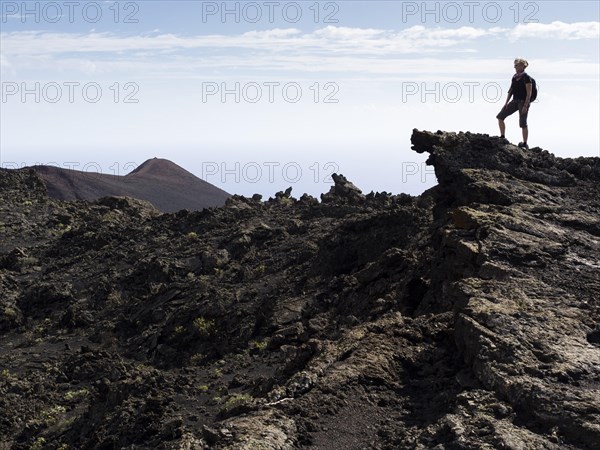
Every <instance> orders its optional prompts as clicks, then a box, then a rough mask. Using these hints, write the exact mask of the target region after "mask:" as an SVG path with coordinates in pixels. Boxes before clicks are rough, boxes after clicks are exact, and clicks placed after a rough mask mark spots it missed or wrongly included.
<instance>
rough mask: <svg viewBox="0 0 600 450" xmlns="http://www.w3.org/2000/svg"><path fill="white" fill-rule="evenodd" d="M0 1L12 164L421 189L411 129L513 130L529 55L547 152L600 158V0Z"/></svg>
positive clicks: (533, 120)
mask: <svg viewBox="0 0 600 450" xmlns="http://www.w3.org/2000/svg"><path fill="white" fill-rule="evenodd" d="M0 5H1V13H2V16H1V18H0V26H1V32H0V40H1V46H0V77H1V80H2V98H1V99H0V100H1V102H0V109H1V110H0V166H1V167H7V168H14V167H22V166H25V165H26V166H30V165H34V164H36V163H41V164H47V165H58V166H60V167H64V168H75V169H78V170H82V169H87V170H90V171H98V170H97V169H98V168H99V169H100V171H101V172H102V173H118V174H120V175H123V174H125V173H128V172H129V171H131V170H132V169H133V168H134V167H135V166H137V165H139V164H141V163H143V162H144V161H146V160H147V159H151V158H153V157H160V158H165V159H169V160H171V161H173V162H175V163H176V164H178V165H180V166H181V167H183V168H184V169H186V170H188V171H190V172H192V173H194V174H195V175H196V176H198V177H200V178H202V179H205V180H206V181H208V182H209V183H211V184H214V185H215V186H217V187H219V188H221V189H224V190H225V191H227V192H229V193H232V194H242V195H252V194H253V193H260V194H262V195H263V196H265V197H269V196H273V195H274V194H275V192H277V191H280V190H284V189H286V188H287V187H289V186H292V188H293V195H294V196H300V195H301V194H302V193H304V192H307V193H309V194H311V195H314V196H317V197H318V196H319V194H320V193H323V192H327V191H328V190H329V187H330V185H331V184H330V179H329V174H330V173H332V172H338V173H342V174H344V175H345V176H346V177H347V178H348V179H349V180H351V181H352V182H353V183H355V184H356V185H357V186H358V187H359V188H361V189H362V190H363V192H365V193H368V192H370V191H379V192H381V191H387V192H392V193H395V194H397V193H401V192H404V193H409V194H413V195H414V194H419V193H421V192H422V191H424V190H425V189H427V188H429V187H431V186H433V185H434V184H435V182H436V180H435V176H434V175H433V171H432V169H431V168H430V167H425V165H424V162H425V160H426V156H425V155H418V154H416V153H415V152H413V151H412V150H410V146H411V144H410V135H411V133H412V129H413V128H418V129H420V130H429V131H436V130H438V129H440V130H444V131H455V132H458V131H471V132H474V133H486V134H490V135H497V134H498V129H497V121H496V119H495V116H496V114H497V113H498V111H499V110H500V108H501V106H502V104H503V103H504V100H505V97H506V91H507V89H508V87H509V82H510V77H511V76H512V74H513V73H514V69H513V67H512V61H513V59H514V58H515V57H517V56H518V57H525V58H527V59H528V60H529V62H530V66H529V68H528V69H527V71H528V73H530V74H531V75H532V76H534V77H535V79H536V80H537V82H538V85H539V101H537V102H536V103H534V104H533V105H532V107H531V112H530V115H529V127H530V138H529V144H530V146H532V147H533V146H540V147H542V148H544V149H546V150H548V151H550V152H552V153H554V154H555V155H556V156H560V157H576V156H600V133H599V130H598V125H597V124H598V123H599V122H600V106H599V105H600V94H599V92H600V88H599V84H600V60H599V56H598V55H599V54H600V46H599V36H600V32H599V29H600V28H599V23H600V17H599V16H600V6H599V4H598V2H592V1H579V2H566V1H551V2H550V1H546V2H385V1H375V2H366V1H349V2H348V1H340V2H329V1H325V2H202V1H186V2H178V1H175V2H165V1H152V2H113V1H104V2H49V3H48V2H46V3H44V2H35V1H30V2H11V1H4V0H2V2H1V3H0ZM520 137H521V136H520V130H519V128H518V118H517V117H516V115H513V116H511V117H509V118H508V119H507V138H508V139H509V140H510V141H511V142H513V143H515V144H516V143H517V142H519V140H520Z"/></svg>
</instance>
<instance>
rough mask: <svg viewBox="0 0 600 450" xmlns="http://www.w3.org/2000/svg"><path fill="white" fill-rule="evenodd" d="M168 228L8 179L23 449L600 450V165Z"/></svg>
mask: <svg viewBox="0 0 600 450" xmlns="http://www.w3.org/2000/svg"><path fill="white" fill-rule="evenodd" d="M412 143H413V149H414V150H415V151H417V152H419V153H423V152H427V153H429V159H428V162H429V164H432V165H433V166H434V167H435V171H436V175H437V178H438V181H439V185H437V186H435V187H434V188H432V189H430V190H428V191H427V192H425V193H423V194H422V195H421V196H419V197H411V196H408V195H404V194H400V195H390V194H387V193H370V194H366V195H365V194H363V193H362V192H361V191H360V190H359V189H358V188H357V187H356V186H354V185H353V184H352V183H350V182H349V181H348V180H347V179H346V178H344V177H343V176H341V175H336V176H335V177H334V182H335V185H334V187H332V189H331V191H330V192H329V193H327V194H324V195H323V196H322V201H321V202H319V201H318V200H317V199H315V198H313V197H310V196H308V195H303V196H302V197H301V198H299V199H296V198H294V197H292V195H291V190H287V191H286V192H279V193H277V194H276V195H275V197H274V198H271V199H269V200H267V201H264V202H263V201H261V199H260V196H254V197H253V198H251V199H250V198H245V197H241V196H233V197H231V198H229V199H228V200H227V203H226V205H225V206H224V207H221V208H209V209H205V210H203V211H197V212H189V211H180V212H177V213H173V214H160V213H159V212H158V211H157V210H156V209H155V208H154V207H152V206H151V205H150V204H148V203H146V202H143V201H140V200H133V199H130V198H124V197H119V198H116V197H106V198H102V199H100V200H97V201H95V202H91V203H86V202H61V201H57V200H54V199H51V198H49V197H48V196H47V193H46V185H45V183H44V182H43V180H42V179H41V178H40V177H39V176H38V175H37V174H36V173H35V172H33V171H7V170H1V171H0V370H1V372H0V448H11V449H19V450H20V449H32V448H33V449H38V448H39V449H41V448H50V449H59V448H61V449H113V448H153V449H155V448H156V449H204V448H216V449H254V448H266V449H294V448H314V449H365V448H373V449H497V448H505V449H594V448H598V443H599V442H600V294H599V292H600V258H599V257H598V255H600V200H599V199H600V188H599V183H598V182H599V181H600V158H576V159H561V158H557V157H554V156H553V155H552V154H550V153H548V152H547V151H545V150H542V149H540V148H532V149H530V150H524V149H520V148H518V147H516V146H514V145H511V144H509V143H507V141H505V140H503V139H500V138H495V137H490V136H487V135H480V134H470V133H443V132H437V133H430V132H420V131H417V130H415V131H414V132H413V136H412Z"/></svg>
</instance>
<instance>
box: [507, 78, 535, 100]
mask: <svg viewBox="0 0 600 450" xmlns="http://www.w3.org/2000/svg"><path fill="white" fill-rule="evenodd" d="M527 83H531V77H530V76H529V75H527V74H526V73H525V74H523V76H522V77H521V78H519V79H518V80H516V79H514V78H512V79H511V83H510V91H511V92H512V94H513V96H514V98H516V99H517V100H525V99H526V98H527V88H526V87H525V85H526V84H527Z"/></svg>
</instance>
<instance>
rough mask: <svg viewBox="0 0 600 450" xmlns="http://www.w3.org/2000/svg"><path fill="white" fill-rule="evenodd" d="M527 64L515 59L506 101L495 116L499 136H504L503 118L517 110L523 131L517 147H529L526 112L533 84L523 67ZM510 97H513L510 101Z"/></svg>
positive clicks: (520, 59) (523, 60)
mask: <svg viewBox="0 0 600 450" xmlns="http://www.w3.org/2000/svg"><path fill="white" fill-rule="evenodd" d="M528 65H529V63H528V62H527V60H525V59H523V58H517V59H515V71H516V73H515V74H514V75H513V77H512V80H511V83H510V89H509V90H508V97H507V98H506V103H505V104H504V106H503V107H502V110H501V111H500V112H499V113H498V115H497V116H496V118H497V119H498V125H499V126H500V137H502V138H504V131H505V130H506V125H505V123H504V119H506V118H507V117H508V116H510V115H511V114H513V113H514V112H515V111H519V126H520V127H521V131H522V132H523V142H519V147H522V148H529V146H528V145H527V138H528V136H529V129H528V128H527V113H528V112H529V100H530V99H531V93H532V92H533V85H532V82H531V77H530V76H529V75H527V74H526V73H525V68H526V67H527V66H528ZM511 97H513V99H512V101H511Z"/></svg>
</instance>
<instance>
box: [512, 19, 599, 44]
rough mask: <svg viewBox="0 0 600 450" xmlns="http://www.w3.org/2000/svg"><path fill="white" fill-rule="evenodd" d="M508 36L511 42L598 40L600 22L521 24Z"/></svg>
mask: <svg viewBox="0 0 600 450" xmlns="http://www.w3.org/2000/svg"><path fill="white" fill-rule="evenodd" d="M508 36H509V38H510V39H511V40H518V39H523V38H536V39H559V40H560V39H570V40H572V39H598V37H600V22H575V23H565V22H560V21H556V22H552V23H527V24H519V25H517V26H516V27H515V28H513V29H512V30H511V31H509V33H508Z"/></svg>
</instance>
